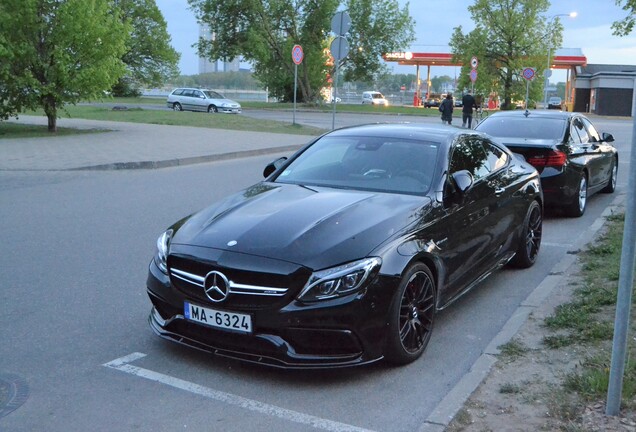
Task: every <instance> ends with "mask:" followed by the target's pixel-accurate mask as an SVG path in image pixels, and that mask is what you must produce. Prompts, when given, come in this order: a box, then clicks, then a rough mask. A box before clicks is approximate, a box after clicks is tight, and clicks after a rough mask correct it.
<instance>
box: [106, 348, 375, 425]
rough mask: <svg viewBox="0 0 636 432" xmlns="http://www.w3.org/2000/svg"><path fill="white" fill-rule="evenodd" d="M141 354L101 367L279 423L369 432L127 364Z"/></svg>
mask: <svg viewBox="0 0 636 432" xmlns="http://www.w3.org/2000/svg"><path fill="white" fill-rule="evenodd" d="M145 356H146V354H143V353H138V352H135V353H132V354H129V355H127V356H124V357H120V358H118V359H115V360H113V361H110V362H108V363H104V364H103V366H105V367H107V368H111V369H116V370H118V371H121V372H125V373H128V374H131V375H135V376H138V377H141V378H145V379H148V380H151V381H155V382H158V383H161V384H165V385H168V386H171V387H174V388H177V389H180V390H185V391H187V392H190V393H194V394H197V395H199V396H203V397H206V398H209V399H213V400H216V401H219V402H223V403H227V404H230V405H234V406H238V407H240V408H244V409H247V410H250V411H256V412H259V413H262V414H266V415H269V416H272V417H278V418H281V419H283V420H287V421H292V422H295V423H301V424H304V425H309V426H311V427H314V428H316V429H321V430H325V431H330V432H373V431H371V430H369V429H364V428H360V427H357V426H351V425H348V424H345V423H339V422H336V421H332V420H327V419H323V418H320V417H315V416H312V415H308V414H303V413H300V412H297V411H292V410H288V409H285V408H280V407H277V406H275V405H269V404H266V403H262V402H258V401H255V400H252V399H247V398H244V397H241V396H236V395H233V394H230V393H225V392H222V391H218V390H213V389H210V388H207V387H203V386H200V385H198V384H194V383H191V382H189V381H184V380H182V379H179V378H174V377H171V376H169V375H164V374H162V373H159V372H154V371H151V370H149V369H144V368H140V367H137V366H133V365H131V364H130V363H131V362H133V361H135V360H139V359H140V358H143V357H145Z"/></svg>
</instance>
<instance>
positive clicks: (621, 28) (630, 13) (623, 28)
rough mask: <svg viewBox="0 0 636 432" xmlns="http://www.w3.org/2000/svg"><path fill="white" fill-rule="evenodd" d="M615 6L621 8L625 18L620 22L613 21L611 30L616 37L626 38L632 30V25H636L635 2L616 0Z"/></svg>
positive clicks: (631, 0) (634, 0)
mask: <svg viewBox="0 0 636 432" xmlns="http://www.w3.org/2000/svg"><path fill="white" fill-rule="evenodd" d="M623 3H624V4H623ZM616 4H617V5H619V6H622V8H623V10H624V11H626V12H627V16H626V17H625V18H623V19H622V20H620V21H615V22H614V23H613V24H612V30H614V35H616V36H627V35H628V34H630V33H631V32H632V30H634V24H636V0H616Z"/></svg>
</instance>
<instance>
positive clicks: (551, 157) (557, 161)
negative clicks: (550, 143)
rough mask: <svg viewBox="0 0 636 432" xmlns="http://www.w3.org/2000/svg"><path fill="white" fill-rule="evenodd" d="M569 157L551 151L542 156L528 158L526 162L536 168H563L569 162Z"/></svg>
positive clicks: (559, 152) (560, 152)
mask: <svg viewBox="0 0 636 432" xmlns="http://www.w3.org/2000/svg"><path fill="white" fill-rule="evenodd" d="M567 159H568V157H567V155H566V154H565V153H563V152H562V151H558V150H557V151H554V150H552V151H549V152H548V153H544V154H541V155H536V156H532V157H529V158H527V159H526V160H527V161H528V163H529V164H530V165H532V166H533V167H535V168H545V167H555V168H561V167H562V166H563V165H565V162H567Z"/></svg>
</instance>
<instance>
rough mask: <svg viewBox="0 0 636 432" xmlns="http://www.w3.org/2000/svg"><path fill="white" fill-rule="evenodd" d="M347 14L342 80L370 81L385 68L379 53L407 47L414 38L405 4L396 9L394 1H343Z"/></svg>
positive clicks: (407, 8) (412, 25) (412, 22)
mask: <svg viewBox="0 0 636 432" xmlns="http://www.w3.org/2000/svg"><path fill="white" fill-rule="evenodd" d="M345 7H346V9H347V11H348V13H349V15H350V16H351V22H352V26H351V30H350V31H349V35H348V36H347V41H348V42H349V45H350V47H351V49H350V51H349V55H348V56H347V57H346V58H345V59H344V60H343V61H342V66H343V67H344V70H345V79H346V80H348V81H371V80H373V79H374V78H377V77H378V75H379V74H382V73H385V72H386V71H387V69H388V68H387V66H386V63H385V62H384V61H383V60H382V58H381V55H382V54H385V53H388V52H394V51H400V50H403V49H405V48H407V47H408V46H409V45H410V44H411V42H413V41H414V40H415V30H414V26H415V22H414V21H413V19H412V18H411V16H410V14H409V4H408V3H407V4H406V5H404V7H402V8H401V9H400V6H399V4H398V2H397V1H394V0H347V1H346V2H345Z"/></svg>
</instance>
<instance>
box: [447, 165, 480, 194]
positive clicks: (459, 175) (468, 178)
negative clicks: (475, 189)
mask: <svg viewBox="0 0 636 432" xmlns="http://www.w3.org/2000/svg"><path fill="white" fill-rule="evenodd" d="M452 177H453V181H454V182H455V185H456V186H457V190H458V191H459V192H461V193H462V194H464V193H466V191H468V189H470V188H471V187H472V185H473V183H474V182H475V180H474V179H473V175H472V174H471V173H470V172H469V171H467V170H461V171H457V172H455V173H453V174H452Z"/></svg>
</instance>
